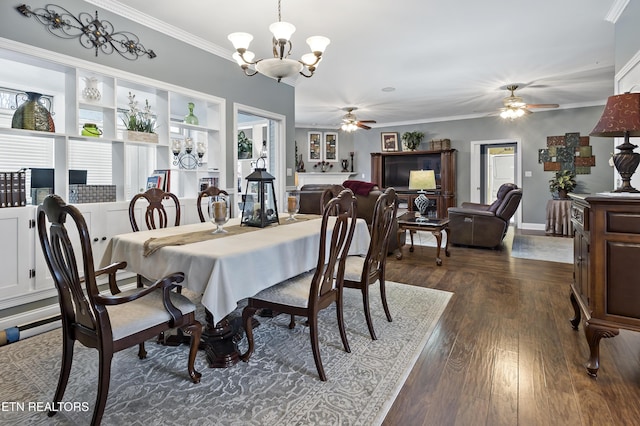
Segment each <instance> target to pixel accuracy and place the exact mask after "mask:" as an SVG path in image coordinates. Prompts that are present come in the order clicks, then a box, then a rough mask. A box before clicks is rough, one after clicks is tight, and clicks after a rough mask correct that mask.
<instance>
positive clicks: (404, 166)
mask: <svg viewBox="0 0 640 426" xmlns="http://www.w3.org/2000/svg"><path fill="white" fill-rule="evenodd" d="M455 154H456V150H455V149H445V150H439V151H402V152H372V153H371V181H372V182H375V183H376V184H377V185H378V186H380V187H381V188H386V187H389V186H393V187H394V188H395V189H396V191H397V192H398V196H399V198H400V199H401V200H406V201H407V202H408V204H409V209H412V207H413V205H412V204H413V203H412V201H413V200H414V199H415V196H416V193H417V192H416V191H409V172H410V171H411V170H434V171H435V174H436V184H437V185H438V190H437V191H434V192H430V193H428V194H427V197H428V198H429V199H433V200H435V201H436V211H437V216H438V217H439V218H446V217H447V216H448V208H449V207H455V206H456V156H455Z"/></svg>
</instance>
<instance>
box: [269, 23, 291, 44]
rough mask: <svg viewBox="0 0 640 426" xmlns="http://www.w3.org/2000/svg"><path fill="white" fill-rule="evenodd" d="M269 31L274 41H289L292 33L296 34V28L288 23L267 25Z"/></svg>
mask: <svg viewBox="0 0 640 426" xmlns="http://www.w3.org/2000/svg"><path fill="white" fill-rule="evenodd" d="M269 31H271V33H272V34H273V37H274V38H275V39H276V40H285V41H289V40H290V39H291V36H292V35H293V33H295V32H296V27H295V25H293V24H290V23H288V22H282V21H278V22H274V23H273V24H271V25H269Z"/></svg>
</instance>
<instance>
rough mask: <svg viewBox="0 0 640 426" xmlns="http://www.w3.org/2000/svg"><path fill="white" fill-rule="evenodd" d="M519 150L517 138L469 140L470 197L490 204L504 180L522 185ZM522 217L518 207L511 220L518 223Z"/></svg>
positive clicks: (472, 199) (474, 200)
mask: <svg viewBox="0 0 640 426" xmlns="http://www.w3.org/2000/svg"><path fill="white" fill-rule="evenodd" d="M521 152H522V150H521V149H520V140H519V139H499V140H485V141H471V164H470V166H471V167H470V168H471V170H470V179H471V180H470V186H469V192H470V201H471V202H474V203H482V204H491V203H492V202H493V201H494V200H495V199H496V193H497V191H498V188H500V185H502V184H503V183H507V182H513V183H515V184H516V185H518V187H522V182H521V178H520V175H521V173H520V170H521V167H522V166H521V165H522V155H521ZM521 219H522V213H521V211H520V208H519V207H518V210H517V211H516V214H515V215H514V216H513V218H512V221H514V222H515V223H516V224H519V223H521Z"/></svg>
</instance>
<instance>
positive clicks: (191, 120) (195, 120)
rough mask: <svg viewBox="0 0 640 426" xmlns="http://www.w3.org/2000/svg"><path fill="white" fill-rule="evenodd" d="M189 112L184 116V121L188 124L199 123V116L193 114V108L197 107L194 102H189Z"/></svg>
mask: <svg viewBox="0 0 640 426" xmlns="http://www.w3.org/2000/svg"><path fill="white" fill-rule="evenodd" d="M188 106H189V114H188V115H186V116H185V117H184V122H185V123H187V124H195V125H198V117H196V116H195V115H193V108H194V107H195V105H194V103H193V102H189V105H188Z"/></svg>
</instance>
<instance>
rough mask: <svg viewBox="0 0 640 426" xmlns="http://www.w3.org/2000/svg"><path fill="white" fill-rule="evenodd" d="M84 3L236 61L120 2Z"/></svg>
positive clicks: (293, 83) (293, 80)
mask: <svg viewBox="0 0 640 426" xmlns="http://www.w3.org/2000/svg"><path fill="white" fill-rule="evenodd" d="M85 2H87V3H90V4H92V5H94V6H97V7H100V8H102V9H104V10H108V11H109V12H111V13H114V14H116V15H119V16H122V17H123V18H126V19H128V20H130V21H133V22H136V23H138V24H140V25H144V26H145V27H148V28H151V29H152V30H155V31H158V32H160V33H162V34H165V35H168V36H169V37H173V38H175V39H176V40H180V41H182V42H184V43H187V44H189V45H191V46H194V47H197V48H198V49H201V50H204V51H205V52H209V53H211V54H214V55H216V56H219V57H221V58H223V59H226V60H227V61H230V62H233V63H234V64H235V63H236V61H235V60H234V59H233V58H232V57H231V55H232V54H233V53H234V52H233V51H232V50H229V49H225V48H223V47H221V46H219V45H217V44H215V43H212V42H210V41H207V40H205V39H203V38H202V37H198V36H196V35H194V34H192V33H190V32H188V31H185V30H183V29H180V28H178V27H176V26H174V25H171V24H169V23H168V22H165V21H161V20H159V19H157V18H154V17H153V16H149V15H147V14H146V13H143V12H140V11H139V10H137V9H134V8H132V7H131V6H127V5H126V4H124V3H122V2H120V1H117V0H85ZM267 78H269V77H267ZM298 81H299V79H298V78H297V76H296V77H289V78H286V79H283V80H282V83H286V84H288V85H290V86H294V87H295V86H296V84H297V82H298Z"/></svg>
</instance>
